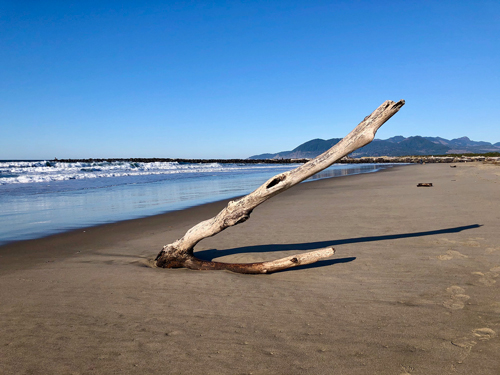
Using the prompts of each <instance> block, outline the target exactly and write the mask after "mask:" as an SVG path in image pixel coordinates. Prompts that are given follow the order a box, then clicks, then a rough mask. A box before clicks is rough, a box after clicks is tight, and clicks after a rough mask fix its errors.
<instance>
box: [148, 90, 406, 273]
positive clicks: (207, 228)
mask: <svg viewBox="0 0 500 375" xmlns="http://www.w3.org/2000/svg"><path fill="white" fill-rule="evenodd" d="M404 103H405V102H404V100H400V101H399V102H397V103H394V102H393V101H390V100H387V101H385V102H384V103H383V104H382V105H381V106H380V107H378V108H377V109H376V110H375V111H373V113H372V114H371V115H369V116H367V117H365V119H364V120H363V121H361V123H360V124H359V125H358V126H357V127H356V128H355V129H354V130H353V131H352V132H350V133H349V134H348V135H347V136H346V137H345V138H344V139H342V140H341V141H340V142H339V143H337V144H336V145H335V146H333V147H332V148H330V149H329V150H327V151H325V152H324V153H322V154H321V155H319V156H317V157H316V158H314V159H313V160H311V161H309V162H307V163H305V164H303V165H301V166H299V167H298V168H296V169H294V170H291V171H288V172H284V173H280V174H278V175H276V176H274V177H273V178H271V179H269V180H268V181H267V182H266V183H264V184H263V185H262V186H260V187H259V188H257V189H256V190H255V191H253V192H252V193H250V194H248V195H246V196H245V197H243V198H240V199H238V200H236V201H231V202H229V203H228V205H227V207H226V208H224V209H223V210H222V211H221V212H220V213H219V214H218V215H217V216H215V217H213V218H211V219H209V220H205V221H202V222H201V223H199V224H197V225H195V226H194V227H192V228H191V229H190V230H188V231H187V233H186V234H185V235H184V236H183V237H182V238H180V239H178V240H177V241H175V242H173V243H171V244H169V245H166V246H164V247H163V249H162V251H161V252H160V253H159V254H158V256H157V257H156V265H157V266H158V267H164V268H179V267H186V268H191V269H197V270H215V269H217V270H220V269H226V270H230V271H233V272H239V273H270V272H275V271H279V270H282V269H286V268H289V267H294V266H296V265H299V264H309V263H313V262H316V261H317V260H319V259H322V258H326V257H329V256H331V255H333V253H334V250H333V249H332V248H329V249H321V250H316V251H313V252H310V253H304V254H300V255H295V256H291V257H287V258H283V259H278V260H275V261H272V262H262V263H247V264H239V263H220V262H208V261H203V260H200V259H197V258H196V257H194V255H193V249H194V247H195V246H196V244H197V243H198V242H200V241H201V240H202V239H204V238H207V237H211V236H214V235H216V234H217V233H219V232H221V231H223V230H224V229H226V228H228V227H231V226H233V225H237V224H240V223H243V222H245V221H246V220H248V218H249V217H250V214H251V213H252V211H253V209H254V208H255V207H257V206H258V205H260V204H261V203H263V202H265V201H266V200H268V199H269V198H271V197H273V196H275V195H277V194H279V193H281V192H283V191H285V190H287V189H289V188H291V187H292V186H294V185H296V184H298V183H299V182H301V181H304V180H305V179H307V178H309V177H311V176H312V175H314V174H316V173H318V172H320V171H322V170H323V169H325V168H328V167H329V166H331V165H332V164H333V163H335V162H336V161H337V160H339V159H341V158H342V157H344V156H346V155H348V154H350V153H351V152H353V151H355V150H357V149H358V148H361V147H363V146H365V145H367V144H368V143H370V142H371V141H372V140H373V139H374V138H375V133H376V132H377V130H378V129H379V128H380V127H381V126H382V125H383V124H384V123H385V122H386V121H387V120H389V119H390V118H391V117H392V116H393V115H394V114H395V113H396V112H398V111H399V109H400V108H401V107H402V106H403V105H404Z"/></svg>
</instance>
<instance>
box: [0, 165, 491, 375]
mask: <svg viewBox="0 0 500 375" xmlns="http://www.w3.org/2000/svg"><path fill="white" fill-rule="evenodd" d="M381 172H385V173H367V174H359V175H352V176H346V177H347V178H330V179H323V180H317V181H312V182H310V183H307V184H300V185H297V186H295V187H294V188H292V189H290V190H288V191H286V192H284V193H282V194H279V195H278V196H276V197H274V198H272V199H271V200H269V201H267V202H265V203H264V204H263V205H261V206H259V207H257V208H256V209H255V211H254V212H253V213H252V216H251V218H250V219H249V220H248V221H247V222H246V223H244V224H242V225H238V226H236V227H233V228H228V229H227V230H226V231H224V232H221V233H219V234H217V235H216V236H214V237H212V238H208V239H206V240H203V241H202V242H200V243H199V244H198V245H197V247H196V248H195V252H196V254H197V256H199V257H200V258H202V259H216V260H218V261H227V262H254V261H266V260H271V259H277V258H280V257H283V256H288V255H293V254H296V253H298V252H305V251H308V250H313V249H316V248H320V247H325V246H333V247H335V249H336V250H337V253H336V254H335V256H334V257H332V258H331V259H327V260H324V261H320V262H318V263H315V264H311V265H307V266H302V267H297V268H292V269H290V270H287V271H284V272H278V273H275V274H271V275H240V274H234V273H230V272H226V271H190V270H186V269H171V270H166V269H158V268H151V267H150V260H151V259H152V258H154V257H155V256H156V254H157V253H158V252H159V251H160V250H161V247H162V246H163V245H165V244H167V243H170V242H172V241H174V240H175V239H177V238H179V237H181V236H182V235H183V234H184V233H185V232H186V231H187V230H188V229H189V228H191V227H192V226H193V225H195V224H197V223H198V222H200V221H201V220H205V219H208V218H210V217H212V216H214V215H215V214H217V213H218V212H219V211H220V210H221V209H222V208H223V207H225V205H226V202H227V200H225V201H219V202H214V203H209V204H205V205H202V206H196V207H192V208H188V209H186V210H181V211H175V212H170V213H166V214H161V215H155V216H152V217H148V218H141V219H132V220H127V221H122V222H119V223H112V224H105V225H100V226H96V227H90V228H86V229H84V230H77V231H72V232H66V233H62V234H56V235H52V236H49V237H45V238H42V239H36V240H26V241H20V242H15V243H11V244H7V245H4V246H1V247H0V298H1V300H2V304H0V327H1V329H2V332H3V334H2V335H1V336H0V346H1V347H2V355H3V358H2V361H1V362H0V373H5V374H10V373H16V374H17V373H18V374H27V373H30V374H45V373H51V374H66V373H78V374H87V373H100V374H101V373H102V374H108V373H129V374H144V373H148V374H162V373H179V374H185V373H189V374H234V373H250V372H252V373H254V374H331V373H347V374H366V373H372V374H404V373H412V374H431V375H432V374H440V375H441V374H448V373H449V374H455V373H456V374H472V375H479V374H481V375H484V374H488V375H489V374H492V375H493V374H497V373H498V372H499V370H500V364H498V361H497V358H498V354H499V349H498V342H499V339H500V318H499V317H500V315H499V314H500V298H499V297H498V283H497V281H498V280H500V233H498V229H497V227H498V212H500V207H499V205H500V203H499V202H500V196H499V195H500V192H499V186H500V185H499V184H500V169H499V168H498V166H496V165H484V164H481V163H467V164H459V165H457V167H456V168H450V167H449V165H440V164H428V165H415V166H412V167H411V168H390V169H386V170H384V171H381ZM418 183H433V187H424V188H419V187H417V184H418Z"/></svg>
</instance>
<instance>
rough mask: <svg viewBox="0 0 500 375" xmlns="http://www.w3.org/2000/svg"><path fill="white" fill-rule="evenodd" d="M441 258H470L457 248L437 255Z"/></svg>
mask: <svg viewBox="0 0 500 375" xmlns="http://www.w3.org/2000/svg"><path fill="white" fill-rule="evenodd" d="M437 258H438V259H439V260H450V259H453V258H455V259H465V258H468V256H467V255H464V254H462V253H460V252H458V251H456V250H448V251H447V252H446V254H441V255H439V256H438V257H437Z"/></svg>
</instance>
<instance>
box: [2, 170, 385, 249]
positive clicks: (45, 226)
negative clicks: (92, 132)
mask: <svg viewBox="0 0 500 375" xmlns="http://www.w3.org/2000/svg"><path fill="white" fill-rule="evenodd" d="M391 166H392V165H390V164H336V165H333V166H332V167H330V168H328V169H326V170H324V171H322V172H320V173H319V174H317V175H315V176H313V177H311V179H319V178H330V177H337V176H345V175H349V174H359V173H369V172H376V171H378V170H381V169H384V168H388V167H391ZM295 167H297V165H294V164H218V163H213V164H189V163H177V162H154V163H137V162H124V161H120V162H95V163H62V162H49V161H0V244H4V243H7V242H11V241H18V240H25V239H33V238H39V237H43V236H46V235H50V234H54V233H59V232H63V231H67V230H72V229H77V228H83V227H87V226H92V225H98V224H103V223H110V222H116V221H120V220H127V219H133V218H139V217H145V216H150V215H155V214H160V213H164V212H168V211H174V210H181V209H184V208H187V207H191V206H195V205H200V204H203V203H208V202H214V201H218V200H222V199H229V198H233V197H236V196H240V195H245V194H248V193H250V192H251V191H253V190H254V189H256V188H257V187H259V186H260V185H261V184H263V183H264V182H265V181H266V180H268V179H269V178H271V177H272V176H274V175H276V174H278V173H281V172H284V171H287V170H290V169H293V168H295Z"/></svg>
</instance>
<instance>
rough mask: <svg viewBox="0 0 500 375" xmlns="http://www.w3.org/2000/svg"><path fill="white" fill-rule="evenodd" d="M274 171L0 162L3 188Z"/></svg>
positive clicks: (200, 166) (219, 166)
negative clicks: (110, 178)
mask: <svg viewBox="0 0 500 375" xmlns="http://www.w3.org/2000/svg"><path fill="white" fill-rule="evenodd" d="M273 167H274V168H275V166H273V165H265V164H264V165H254V164H252V165H244V164H219V163H210V164H208V163H207V164H184V163H177V162H151V163H142V162H128V161H117V162H93V163H82V162H75V163H62V162H51V161H46V160H42V161H32V162H31V161H4V162H0V185H6V184H25V183H36V182H51V181H64V180H80V179H90V178H105V177H126V176H145V175H162V174H178V173H210V172H235V171H238V170H241V171H244V170H246V169H248V168H252V169H254V170H255V169H256V168H259V169H269V168H273Z"/></svg>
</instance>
